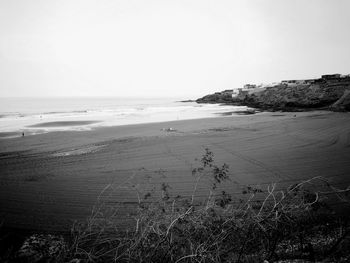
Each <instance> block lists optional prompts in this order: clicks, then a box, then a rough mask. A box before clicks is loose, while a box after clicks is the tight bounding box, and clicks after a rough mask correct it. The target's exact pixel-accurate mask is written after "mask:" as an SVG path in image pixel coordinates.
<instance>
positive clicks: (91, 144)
mask: <svg viewBox="0 0 350 263" xmlns="http://www.w3.org/2000/svg"><path fill="white" fill-rule="evenodd" d="M169 128H171V129H169ZM206 147H208V148H209V149H210V150H211V151H212V152H213V153H214V158H215V161H216V162H217V164H223V163H227V164H228V165H229V167H230V172H229V176H230V180H229V181H228V182H225V184H224V186H223V189H225V190H227V191H228V192H229V193H231V194H232V195H233V197H237V198H238V196H239V195H240V194H241V192H242V189H243V188H244V187H245V186H247V185H257V184H260V185H261V186H263V185H265V186H266V184H268V183H271V182H279V184H280V185H288V184H292V183H295V182H297V181H298V180H302V179H307V178H312V177H315V176H323V177H325V178H327V179H329V180H330V181H332V183H333V184H334V185H336V186H338V187H343V188H345V187H347V186H348V185H349V184H350V178H349V174H350V114H349V113H334V112H326V111H324V112H322V111H319V112H300V113H280V112H279V113H277V112H275V113H273V112H270V113H266V112H265V113H259V114H255V115H246V116H239V117H231V116H230V117H218V118H210V119H199V120H186V121H176V122H165V123H152V124H140V125H128V126H119V127H108V128H99V129H95V130H91V131H79V132H74V131H65V132H52V133H47V134H41V135H33V136H25V137H22V138H13V139H1V140H0V213H1V218H2V220H3V222H4V226H6V227H15V228H21V229H35V230H49V231H64V230H69V228H70V227H71V225H72V222H73V221H74V220H82V219H84V218H86V217H87V216H89V215H90V213H91V209H92V206H93V205H94V204H95V203H96V200H97V198H98V197H99V196H100V200H101V201H102V202H106V203H108V204H113V205H115V206H116V207H118V208H119V210H118V214H117V215H118V216H117V220H119V221H120V226H121V228H123V227H124V225H130V222H132V220H133V219H132V214H133V209H134V208H135V206H136V204H137V200H138V199H137V196H140V197H142V196H144V195H146V194H147V193H151V199H152V198H156V196H157V195H159V192H160V187H161V184H162V183H165V184H169V186H170V187H171V188H169V191H170V194H171V195H172V196H176V195H181V196H190V195H191V194H192V190H193V186H194V183H195V178H194V177H193V176H192V174H191V171H192V169H193V168H194V167H196V166H197V165H198V161H195V159H196V158H200V157H201V155H202V154H203V153H204V149H205V148H206ZM108 186H109V187H108ZM104 189H105V191H104V192H103V194H102V195H100V194H101V192H102V191H103V190H104ZM208 194H209V190H208V183H207V182H205V181H203V182H202V183H201V184H200V185H199V187H198V189H197V192H196V196H197V197H198V199H200V198H205V197H206V196H208Z"/></svg>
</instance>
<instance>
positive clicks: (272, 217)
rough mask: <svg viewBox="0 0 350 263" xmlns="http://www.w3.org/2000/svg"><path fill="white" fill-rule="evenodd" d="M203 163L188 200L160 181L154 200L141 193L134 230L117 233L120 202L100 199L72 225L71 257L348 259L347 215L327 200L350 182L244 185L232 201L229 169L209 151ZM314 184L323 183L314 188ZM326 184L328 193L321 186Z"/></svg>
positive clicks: (318, 179) (136, 259) (113, 259)
mask: <svg viewBox="0 0 350 263" xmlns="http://www.w3.org/2000/svg"><path fill="white" fill-rule="evenodd" d="M200 163H201V165H200V166H199V167H198V168H195V169H193V171H192V175H193V176H194V177H195V185H194V189H193V193H192V196H191V198H190V199H188V198H187V199H186V198H181V197H179V196H176V197H172V196H171V194H170V192H169V189H170V186H169V185H168V184H164V183H163V184H162V185H161V187H160V191H161V195H160V199H159V200H157V201H155V202H150V201H149V200H148V199H149V198H150V196H151V194H150V193H146V194H145V195H143V198H139V202H138V206H137V211H136V216H135V228H134V230H132V231H120V229H119V228H118V225H117V224H116V222H115V217H116V216H117V215H118V213H117V212H118V211H117V210H116V208H115V207H113V206H108V205H106V204H105V203H103V202H102V203H101V202H98V204H97V206H95V207H94V209H93V213H92V215H91V217H90V218H88V220H87V221H86V222H85V223H83V224H76V225H74V227H73V229H72V242H71V246H70V251H69V253H68V254H67V258H70V259H72V258H76V259H82V260H84V261H87V262H176V263H178V262H262V261H263V260H267V261H269V262H270V261H277V260H282V259H303V260H310V261H315V260H322V259H326V258H328V259H336V260H337V261H338V262H340V261H344V262H345V261H346V260H348V259H349V258H346V257H347V255H346V254H347V253H346V251H349V249H350V242H349V240H348V239H347V238H348V234H349V227H348V226H347V222H348V218H347V217H343V218H341V217H339V215H337V214H336V213H334V211H332V210H331V209H330V208H329V207H328V206H327V202H326V197H327V196H329V193H332V194H335V195H337V196H338V197H341V198H345V196H344V194H346V193H347V192H348V191H349V188H347V189H345V190H340V189H336V188H334V187H332V186H331V185H330V184H329V183H328V182H327V181H326V180H324V179H323V178H321V177H316V178H312V179H310V180H307V181H303V182H299V183H297V184H294V185H291V186H290V187H288V188H287V189H277V184H271V185H268V187H267V189H266V190H262V189H261V188H259V187H253V186H247V187H245V189H244V190H243V191H242V198H241V199H240V200H233V198H232V196H231V195H230V194H229V193H227V192H225V191H221V192H220V191H219V190H218V185H219V184H221V183H222V182H225V181H226V180H230V178H229V176H228V171H229V167H228V166H227V165H226V164H223V165H222V166H218V165H217V164H216V163H215V162H214V154H213V153H212V152H211V151H210V150H209V149H205V153H204V155H203V156H202V158H201V159H200ZM204 179H206V180H209V181H210V182H211V187H210V194H209V196H208V197H207V199H206V202H205V203H204V204H201V205H198V202H196V200H195V198H196V190H197V186H198V184H199V182H200V181H201V180H204ZM316 182H318V183H321V185H320V184H318V187H315V186H314V185H315V183H316ZM320 186H322V188H320ZM325 188H327V189H329V191H328V192H327V191H323V192H322V191H320V189H323V190H324V189H325ZM106 189H108V187H106ZM106 189H105V190H106ZM101 194H103V193H101ZM237 201H238V202H237ZM344 251H345V252H344Z"/></svg>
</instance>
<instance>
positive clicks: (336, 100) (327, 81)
mask: <svg viewBox="0 0 350 263" xmlns="http://www.w3.org/2000/svg"><path fill="white" fill-rule="evenodd" d="M246 86H248V88H243V89H239V90H238V94H237V95H235V94H234V93H233V92H232V93H231V94H230V92H229V91H227V90H226V91H223V92H217V93H215V94H212V95H207V96H204V97H203V98H200V99H198V100H197V102H198V103H227V104H237V105H246V106H250V107H254V108H260V109H265V110H284V111H288V110H292V111H294V110H306V109H320V108H322V109H330V110H334V111H349V110H350V99H349V91H350V77H349V76H348V75H347V76H340V75H339V74H335V75H324V76H322V78H320V79H313V80H289V81H282V82H280V83H277V84H274V85H267V86H255V85H246Z"/></svg>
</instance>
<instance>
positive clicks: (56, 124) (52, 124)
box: [28, 121, 99, 128]
mask: <svg viewBox="0 0 350 263" xmlns="http://www.w3.org/2000/svg"><path fill="white" fill-rule="evenodd" d="M98 122H99V121H51V122H44V123H39V124H35V125H30V126H28V127H32V128H49V127H70V126H83V125H89V124H94V123H98Z"/></svg>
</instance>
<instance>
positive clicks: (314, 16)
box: [0, 0, 350, 99]
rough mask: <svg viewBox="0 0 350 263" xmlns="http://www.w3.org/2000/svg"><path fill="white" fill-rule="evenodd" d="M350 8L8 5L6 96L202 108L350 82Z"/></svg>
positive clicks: (338, 2) (251, 2)
mask: <svg viewBox="0 0 350 263" xmlns="http://www.w3.org/2000/svg"><path fill="white" fill-rule="evenodd" d="M349 12H350V1H348V0H307V1H305V0H237V1H235V0H193V1H192V0H174V1H169V0H147V1H146V0H98V1H97V0H95V1H94V0H81V1H77V0H67V1H64V0H62V1H55V0H31V1H27V0H1V1H0V97H28V96H29V97H51V96H104V97H105V96H111V97H112V96H113V97H130V96H136V97H182V98H186V99H187V98H188V99H191V98H192V99H195V98H198V97H200V96H203V95H206V94H209V93H213V92H216V91H221V90H225V89H237V88H240V87H242V86H243V85H244V84H246V83H252V84H260V83H271V82H275V81H280V80H284V79H303V78H317V77H319V76H320V75H322V74H332V73H341V74H350V30H349V26H350V15H349Z"/></svg>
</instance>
